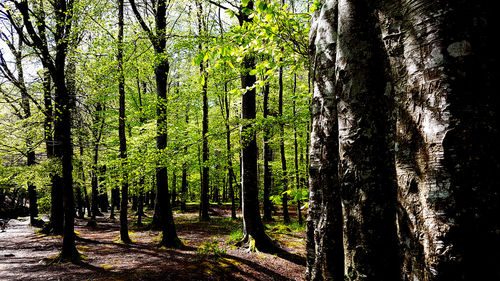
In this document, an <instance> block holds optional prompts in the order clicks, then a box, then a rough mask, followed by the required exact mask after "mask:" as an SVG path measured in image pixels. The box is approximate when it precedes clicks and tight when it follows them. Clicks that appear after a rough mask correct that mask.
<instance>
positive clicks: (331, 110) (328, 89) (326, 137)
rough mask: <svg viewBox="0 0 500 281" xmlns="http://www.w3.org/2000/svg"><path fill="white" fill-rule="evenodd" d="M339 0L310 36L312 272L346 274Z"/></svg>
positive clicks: (317, 18)
mask: <svg viewBox="0 0 500 281" xmlns="http://www.w3.org/2000/svg"><path fill="white" fill-rule="evenodd" d="M337 8H338V7H337V1H336V0H323V1H322V2H321V4H320V6H319V7H318V9H317V10H316V12H315V13H314V15H313V18H312V23H311V31H310V35H309V42H310V50H309V51H310V62H311V70H312V72H311V73H310V76H311V79H312V87H313V88H312V104H311V112H312V132H311V148H310V164H309V173H310V178H309V210H308V215H307V222H306V226H307V230H306V249H307V254H306V262H307V270H306V278H307V279H308V280H343V279H344V250H343V240H342V207H341V202H340V184H339V179H338V160H339V155H338V149H339V146H338V134H339V132H338V122H337V102H336V98H335V91H334V89H335V88H334V86H335V60H336V52H337V13H338V9H337Z"/></svg>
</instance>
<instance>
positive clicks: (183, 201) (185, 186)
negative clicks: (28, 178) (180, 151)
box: [181, 108, 189, 212]
mask: <svg viewBox="0 0 500 281" xmlns="http://www.w3.org/2000/svg"><path fill="white" fill-rule="evenodd" d="M188 109H189V108H187V109H186V126H187V125H189V115H188V112H189V110H188ZM184 135H185V136H187V129H186V132H185V133H184ZM187 153H188V152H187V146H185V147H184V155H187ZM187 191H188V183H187V163H186V162H184V163H182V183H181V211H182V212H185V211H186V200H187V197H188V194H187Z"/></svg>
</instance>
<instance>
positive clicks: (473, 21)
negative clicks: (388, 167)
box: [380, 0, 500, 280]
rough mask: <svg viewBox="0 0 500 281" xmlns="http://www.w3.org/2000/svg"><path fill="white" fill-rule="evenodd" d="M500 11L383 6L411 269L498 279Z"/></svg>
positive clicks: (406, 265)
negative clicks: (499, 43) (499, 45)
mask: <svg viewBox="0 0 500 281" xmlns="http://www.w3.org/2000/svg"><path fill="white" fill-rule="evenodd" d="M403 11H406V12H403ZM436 11H440V12H439V13H436ZM496 11H497V9H496V7H495V4H493V2H491V1H464V0H461V1H453V2H450V3H446V2H443V1H429V0H421V1H415V2H403V1H402V2H401V3H400V2H399V1H386V3H385V5H384V6H383V7H382V13H380V16H381V21H382V29H383V35H384V39H385V40H384V41H385V43H386V47H387V53H388V55H389V57H390V61H391V65H392V73H393V80H394V84H395V89H396V90H397V92H396V99H397V100H398V104H397V105H398V116H397V118H398V121H397V136H396V141H397V143H396V145H397V153H396V168H397V173H398V185H399V192H398V201H399V209H398V224H399V228H398V229H399V231H398V235H399V238H400V240H401V242H402V243H401V244H400V245H401V251H402V254H403V267H402V272H403V276H404V278H405V279H410V280H417V279H418V280H498V279H500V269H499V267H498V264H497V263H498V262H497V261H498V260H500V254H499V253H500V242H499V241H500V231H499V229H500V220H499V219H498V214H499V213H500V210H499V209H500V206H499V202H500V198H499V196H500V195H499V194H500V193H499V192H498V186H499V183H498V174H499V172H500V171H499V170H500V169H499V162H498V159H499V153H498V143H500V142H499V135H498V122H497V121H496V120H498V119H497V118H498V116H497V115H498V113H497V111H498V102H497V100H498V98H496V96H497V95H498V85H497V81H498V80H499V72H498V63H499V61H498V57H499V55H498V51H497V50H496V47H494V46H495V43H494V38H495V37H496V36H494V34H495V32H496V31H497V30H498V16H497V15H496Z"/></svg>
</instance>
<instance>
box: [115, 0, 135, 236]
mask: <svg viewBox="0 0 500 281" xmlns="http://www.w3.org/2000/svg"><path fill="white" fill-rule="evenodd" d="M123 26H124V22H123V0H118V53H117V56H116V60H117V61H118V95H119V118H118V138H119V140H120V158H121V166H122V169H123V171H122V180H121V187H122V201H121V208H120V238H121V240H122V241H123V242H124V243H130V242H132V240H130V237H129V235H128V217H127V212H128V208H127V205H128V172H127V139H126V134H125V122H126V117H125V74H124V72H123Z"/></svg>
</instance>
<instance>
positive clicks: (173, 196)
mask: <svg viewBox="0 0 500 281" xmlns="http://www.w3.org/2000/svg"><path fill="white" fill-rule="evenodd" d="M176 185H177V175H176V174H175V169H174V170H173V171H172V207H175V205H176V201H175V199H176V198H177V191H176Z"/></svg>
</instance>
